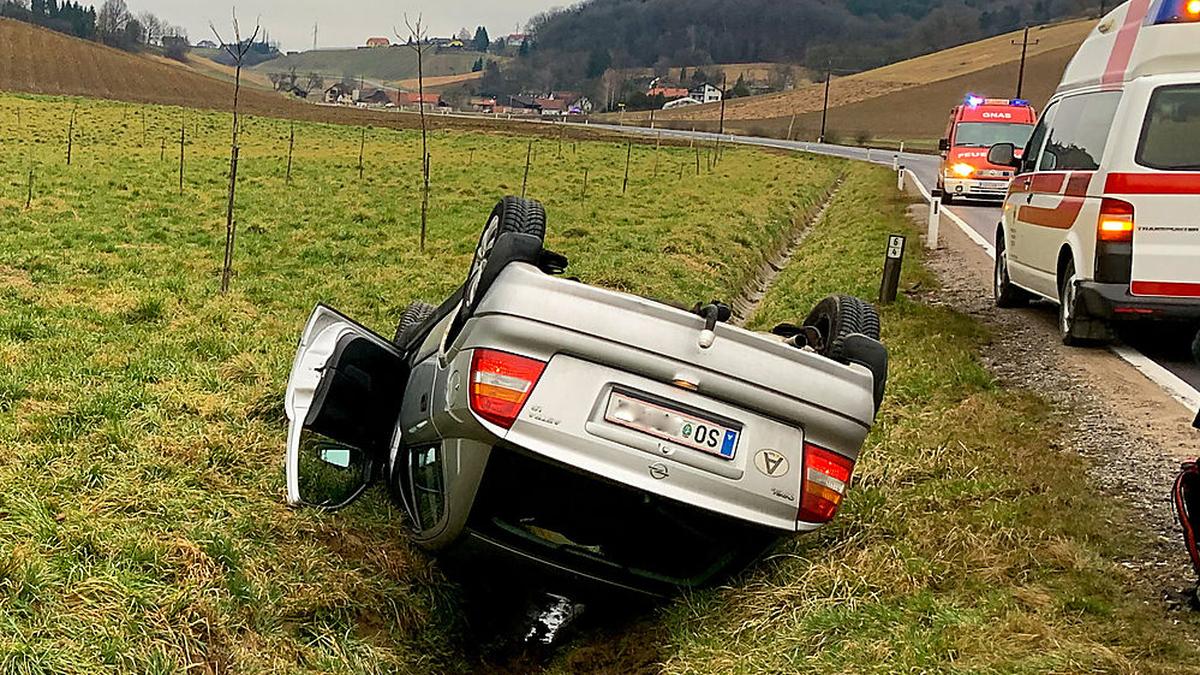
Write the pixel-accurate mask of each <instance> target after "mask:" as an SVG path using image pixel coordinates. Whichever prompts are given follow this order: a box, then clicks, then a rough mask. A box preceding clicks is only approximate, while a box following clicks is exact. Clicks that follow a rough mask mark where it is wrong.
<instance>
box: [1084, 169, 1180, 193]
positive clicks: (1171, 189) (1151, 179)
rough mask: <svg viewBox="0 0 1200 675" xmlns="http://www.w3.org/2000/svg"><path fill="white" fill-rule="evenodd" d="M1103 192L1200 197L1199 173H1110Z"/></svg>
mask: <svg viewBox="0 0 1200 675" xmlns="http://www.w3.org/2000/svg"><path fill="white" fill-rule="evenodd" d="M1104 191H1105V192H1107V193H1110V194H1118V195H1200V173H1112V174H1109V175H1108V181H1107V182H1106V183H1105V185H1104Z"/></svg>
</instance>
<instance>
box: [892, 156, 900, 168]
mask: <svg viewBox="0 0 1200 675" xmlns="http://www.w3.org/2000/svg"><path fill="white" fill-rule="evenodd" d="M899 170H900V155H892V171H899Z"/></svg>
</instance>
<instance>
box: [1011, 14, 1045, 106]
mask: <svg viewBox="0 0 1200 675" xmlns="http://www.w3.org/2000/svg"><path fill="white" fill-rule="evenodd" d="M1040 42H1041V40H1034V41H1033V42H1030V41H1029V26H1026V27H1025V37H1024V38H1022V39H1021V41H1020V42H1017V41H1016V40H1013V44H1014V45H1020V46H1021V69H1020V71H1019V72H1018V74H1017V98H1021V93H1022V92H1024V91H1025V58H1026V57H1027V56H1028V55H1029V48H1030V47H1032V46H1035V45H1037V44H1038V43H1040Z"/></svg>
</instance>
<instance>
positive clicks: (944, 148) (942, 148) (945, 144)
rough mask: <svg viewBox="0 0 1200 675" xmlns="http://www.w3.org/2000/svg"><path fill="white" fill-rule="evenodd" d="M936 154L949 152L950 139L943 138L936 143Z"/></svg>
mask: <svg viewBox="0 0 1200 675" xmlns="http://www.w3.org/2000/svg"><path fill="white" fill-rule="evenodd" d="M938 152H950V139H949V138H943V139H942V140H940V141H938Z"/></svg>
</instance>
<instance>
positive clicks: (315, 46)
mask: <svg viewBox="0 0 1200 675" xmlns="http://www.w3.org/2000/svg"><path fill="white" fill-rule="evenodd" d="M313 51H314V52H315V51H317V23H316V22H315V21H314V22H313Z"/></svg>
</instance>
